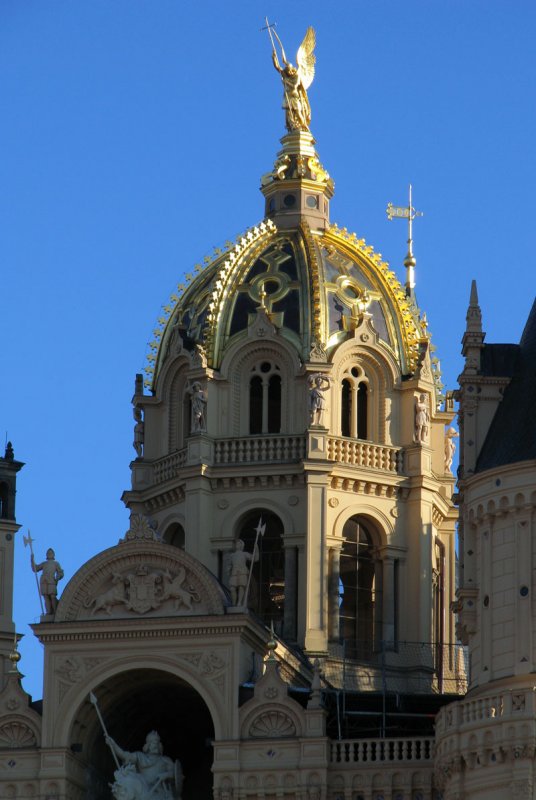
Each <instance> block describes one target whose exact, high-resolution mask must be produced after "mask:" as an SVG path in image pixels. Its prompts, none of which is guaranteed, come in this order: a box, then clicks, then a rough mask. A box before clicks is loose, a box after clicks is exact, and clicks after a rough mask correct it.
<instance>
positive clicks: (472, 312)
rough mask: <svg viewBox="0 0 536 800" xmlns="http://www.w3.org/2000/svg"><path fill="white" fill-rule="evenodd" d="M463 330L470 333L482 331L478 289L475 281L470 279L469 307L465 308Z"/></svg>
mask: <svg viewBox="0 0 536 800" xmlns="http://www.w3.org/2000/svg"><path fill="white" fill-rule="evenodd" d="M465 319H466V322H467V324H466V327H465V330H466V331H467V332H471V333H482V311H481V310H480V306H479V305H478V289H477V286H476V281H475V280H474V279H473V280H472V281H471V294H470V296H469V307H468V309H467V315H466V317H465Z"/></svg>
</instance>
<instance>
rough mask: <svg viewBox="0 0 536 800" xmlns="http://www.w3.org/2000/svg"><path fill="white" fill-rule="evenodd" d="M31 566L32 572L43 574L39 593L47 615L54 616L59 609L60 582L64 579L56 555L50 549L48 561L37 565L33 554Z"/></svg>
mask: <svg viewBox="0 0 536 800" xmlns="http://www.w3.org/2000/svg"><path fill="white" fill-rule="evenodd" d="M30 566H31V568H32V572H35V573H37V572H41V573H42V575H41V578H40V580H39V592H40V594H41V597H42V598H43V600H44V601H45V613H46V614H47V615H49V616H53V615H54V614H55V613H56V608H57V607H58V581H60V580H61V579H62V578H63V575H64V572H63V570H62V568H61V567H60V565H59V563H58V562H57V561H56V554H55V553H54V550H53V549H52V548H51V547H49V549H48V550H47V559H46V561H42V562H41V564H36V563H35V559H34V554H33V552H32V554H31V557H30Z"/></svg>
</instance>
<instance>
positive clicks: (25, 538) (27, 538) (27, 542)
mask: <svg viewBox="0 0 536 800" xmlns="http://www.w3.org/2000/svg"><path fill="white" fill-rule="evenodd" d="M22 541H23V542H24V547H26V546H27V545H30V553H31V555H32V562H31V563H32V564H35V558H34V551H33V547H32V543H33V539H32V537H31V536H30V529H29V528H28V536H23V537H22ZM32 571H33V574H34V575H35V584H36V586H37V594H38V595H39V603H40V604H41V614H44V613H45V609H44V608H43V598H42V596H41V590H40V588H39V581H38V580H37V572H36V571H35V570H34V569H33V570H32Z"/></svg>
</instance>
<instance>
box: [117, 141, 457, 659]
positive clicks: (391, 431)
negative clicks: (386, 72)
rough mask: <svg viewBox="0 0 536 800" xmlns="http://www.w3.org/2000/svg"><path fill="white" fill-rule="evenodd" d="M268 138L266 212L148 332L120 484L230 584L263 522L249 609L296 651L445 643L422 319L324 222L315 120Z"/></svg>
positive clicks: (129, 498) (435, 448)
mask: <svg viewBox="0 0 536 800" xmlns="http://www.w3.org/2000/svg"><path fill="white" fill-rule="evenodd" d="M281 145H282V147H281V150H280V151H279V153H278V154H277V158H276V161H275V164H274V167H273V169H272V170H271V171H270V172H268V173H267V174H265V175H264V176H263V178H262V182H261V183H262V187H261V191H262V193H263V195H264V197H265V217H264V219H263V220H262V221H261V222H259V224H258V225H255V226H253V227H251V228H249V229H248V230H247V231H246V232H245V233H244V235H243V236H242V237H240V238H239V240H238V241H237V242H236V243H228V244H227V245H226V248H225V249H224V250H223V251H218V252H216V253H215V255H214V258H213V260H212V261H211V262H210V263H205V264H203V265H197V266H196V267H195V269H194V273H198V274H195V275H194V277H192V275H189V276H187V281H188V283H187V285H186V286H185V285H182V284H180V285H179V287H178V291H177V293H176V294H175V295H174V296H173V297H172V298H171V300H170V302H169V305H168V306H167V307H166V314H165V317H163V318H162V319H161V324H160V327H159V328H158V329H157V330H156V331H155V339H154V342H153V345H152V347H153V354H152V355H151V356H150V365H149V367H148V369H147V375H148V378H147V380H146V381H145V386H146V388H147V389H149V394H144V393H143V389H142V382H141V377H138V378H137V379H136V392H135V395H134V398H133V404H134V415H135V418H136V420H137V422H136V431H135V436H137V444H135V446H136V448H137V453H138V457H137V458H136V460H135V461H134V462H133V463H132V489H131V490H130V491H128V492H126V493H125V495H124V500H125V502H126V504H127V506H128V507H129V509H130V510H131V511H132V513H134V514H142V515H146V516H150V517H151V518H152V519H154V520H155V522H156V525H157V527H158V529H159V530H160V531H161V532H162V534H163V537H164V539H165V541H166V542H169V543H171V544H175V545H178V546H180V547H184V548H185V550H186V551H187V552H188V553H189V554H191V555H192V556H194V557H195V558H197V559H199V560H200V561H201V562H202V563H203V564H205V565H206V566H207V567H208V568H209V569H210V570H211V571H212V572H213V573H214V574H216V575H217V576H218V578H219V579H220V580H221V581H222V582H223V583H224V584H227V582H228V562H229V557H230V554H231V553H232V552H233V548H234V542H235V541H236V540H237V539H242V540H244V542H245V544H246V550H248V549H249V550H250V551H252V550H253V545H254V539H255V533H254V531H255V529H256V526H257V522H258V521H259V520H260V519H262V520H263V521H264V522H265V523H266V534H265V536H264V537H262V540H261V541H260V543H259V547H260V558H259V560H258V562H256V564H255V566H254V572H253V581H252V589H251V595H250V608H251V610H252V611H254V612H255V613H256V614H257V615H258V616H259V617H260V619H262V620H263V621H264V622H265V623H266V624H270V623H271V622H273V623H274V626H275V629H276V632H277V633H278V634H279V635H281V636H282V637H284V638H285V639H286V640H287V641H289V642H293V643H297V644H298V645H299V646H300V647H301V648H303V649H304V650H305V652H307V653H308V654H309V655H314V656H316V655H318V656H322V657H326V656H327V655H328V654H333V653H335V652H339V654H340V646H341V645H342V644H343V643H344V647H345V652H346V654H347V655H351V656H352V657H355V656H357V655H359V657H361V656H364V657H365V656H367V655H372V654H373V653H374V652H378V651H379V650H380V648H381V643H382V642H384V643H387V646H388V649H389V650H391V651H396V649H397V643H398V642H399V641H411V642H420V643H434V644H441V643H445V642H452V641H453V640H454V630H453V617H452V615H451V613H450V611H449V599H450V597H451V596H452V595H453V593H454V588H455V587H454V535H453V534H454V520H455V516H456V515H455V511H454V508H453V505H452V502H451V494H452V487H453V477H452V475H451V473H450V470H449V469H448V468H446V467H445V456H444V437H445V426H446V425H447V424H448V423H449V422H450V421H451V419H452V417H453V412H452V409H451V408H449V410H447V411H444V410H441V398H440V397H439V393H438V388H437V382H438V376H437V375H436V374H435V371H434V369H435V367H434V363H432V361H431V357H430V349H431V344H430V336H429V334H428V333H427V329H426V322H425V320H424V318H423V317H421V316H420V312H419V311H418V309H417V307H416V304H415V301H414V298H413V297H408V295H407V293H406V291H405V290H404V288H403V287H402V286H401V284H400V283H399V281H398V279H397V278H396V275H395V273H394V272H393V271H392V270H391V269H390V268H389V266H388V265H387V264H386V263H385V262H384V261H383V260H382V257H381V255H380V254H378V253H375V252H374V250H373V248H372V247H371V246H370V245H367V244H366V243H365V241H364V240H363V239H360V238H358V237H357V236H356V235H354V234H350V233H348V231H347V230H346V229H345V228H342V229H341V228H339V227H337V226H335V225H332V224H330V221H329V203H330V200H331V198H332V196H333V192H334V184H333V181H332V179H331V178H330V177H329V175H328V173H327V172H326V170H325V169H324V167H323V166H322V165H321V163H320V160H319V157H318V154H317V152H316V150H315V144H314V140H313V137H312V135H311V133H309V132H305V131H291V132H289V133H287V135H286V136H284V137H283V139H282V140H281ZM417 419H421V421H424V424H423V425H421V426H420V427H419V426H418V425H417V427H416V424H417V423H416V420H417ZM417 428H419V429H418V430H417ZM332 646H333V647H332ZM337 648H339V650H337ZM423 652H424V651H423ZM428 657H429V655H427V656H426V658H428Z"/></svg>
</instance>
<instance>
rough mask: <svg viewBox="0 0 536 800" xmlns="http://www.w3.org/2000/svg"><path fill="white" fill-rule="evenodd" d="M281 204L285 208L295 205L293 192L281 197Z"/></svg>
mask: <svg viewBox="0 0 536 800" xmlns="http://www.w3.org/2000/svg"><path fill="white" fill-rule="evenodd" d="M283 204H284V205H285V206H286V207H287V208H293V207H294V206H295V205H296V198H295V197H294V195H293V194H286V195H285V196H284V198H283Z"/></svg>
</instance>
